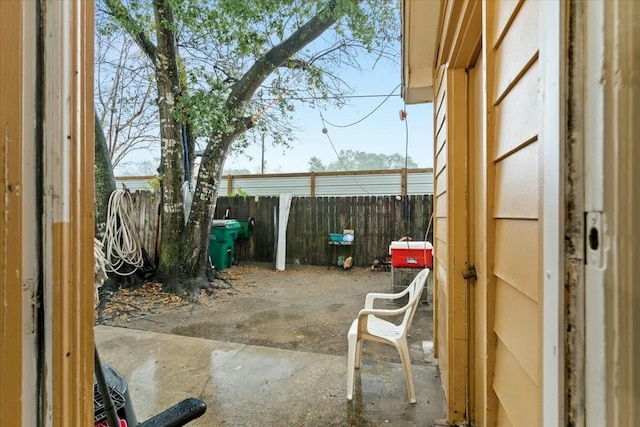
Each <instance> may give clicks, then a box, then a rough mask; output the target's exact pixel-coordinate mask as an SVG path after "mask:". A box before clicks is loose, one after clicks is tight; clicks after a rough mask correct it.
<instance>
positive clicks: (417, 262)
mask: <svg viewBox="0 0 640 427" xmlns="http://www.w3.org/2000/svg"><path fill="white" fill-rule="evenodd" d="M389 255H391V266H392V267H403V268H425V267H427V268H432V266H433V246H432V245H431V243H429V242H425V241H415V240H406V241H401V242H399V241H393V242H391V244H390V245H389Z"/></svg>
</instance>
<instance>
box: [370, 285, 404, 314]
mask: <svg viewBox="0 0 640 427" xmlns="http://www.w3.org/2000/svg"><path fill="white" fill-rule="evenodd" d="M410 287H411V285H409V286H407V287H406V288H404V289H403V290H402V291H400V292H398V293H396V294H383V293H375V292H372V293H369V294H367V296H366V298H365V301H364V308H365V309H369V308H373V302H374V301H375V300H377V299H384V300H394V299H399V298H402V297H403V296H405V295H406V294H408V293H409V288H410Z"/></svg>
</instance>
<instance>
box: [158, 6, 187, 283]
mask: <svg viewBox="0 0 640 427" xmlns="http://www.w3.org/2000/svg"><path fill="white" fill-rule="evenodd" d="M153 7H154V11H155V15H156V34H157V42H158V45H157V59H156V82H157V86H158V108H159V111H160V145H161V157H160V168H159V170H158V172H159V180H160V194H161V200H162V216H161V223H162V233H161V237H160V258H159V262H158V276H159V277H160V279H161V280H163V281H164V282H165V286H168V287H171V286H172V285H171V283H172V282H173V281H175V280H178V281H179V280H181V278H182V276H183V271H182V268H181V266H182V260H183V257H182V248H183V246H184V247H187V246H189V245H188V244H185V243H186V242H187V241H188V240H185V239H183V233H182V232H183V230H184V212H183V202H182V192H181V187H182V182H183V177H184V151H183V145H182V131H181V126H180V123H178V122H177V121H176V119H175V115H174V112H175V111H174V110H175V108H176V107H177V103H178V96H179V93H180V92H179V87H180V81H179V76H178V63H177V53H176V49H175V46H176V45H175V36H174V34H173V30H172V29H171V27H170V26H171V25H172V23H173V16H172V12H171V8H170V5H169V2H168V1H167V0H154V1H153Z"/></svg>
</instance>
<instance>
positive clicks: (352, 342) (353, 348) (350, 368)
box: [347, 334, 358, 400]
mask: <svg viewBox="0 0 640 427" xmlns="http://www.w3.org/2000/svg"><path fill="white" fill-rule="evenodd" d="M347 340H348V342H349V349H348V351H347V400H352V399H353V376H354V371H355V364H356V352H357V347H358V343H357V341H358V338H357V335H351V334H349V335H347Z"/></svg>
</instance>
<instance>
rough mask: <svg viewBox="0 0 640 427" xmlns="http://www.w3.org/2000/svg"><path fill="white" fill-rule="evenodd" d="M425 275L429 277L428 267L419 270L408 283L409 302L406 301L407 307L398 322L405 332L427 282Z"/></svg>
mask: <svg viewBox="0 0 640 427" xmlns="http://www.w3.org/2000/svg"><path fill="white" fill-rule="evenodd" d="M427 277H429V269H428V268H425V269H424V270H421V271H420V272H419V273H418V274H417V275H416V277H414V278H413V280H412V281H411V283H410V284H409V302H408V303H407V305H409V309H408V310H407V311H406V312H405V313H404V318H403V319H402V323H401V324H400V325H401V326H402V329H403V330H404V332H405V333H407V331H408V330H409V328H410V327H411V322H413V315H414V314H415V313H416V310H417V308H418V303H419V302H420V297H421V296H422V292H423V291H424V287H425V286H426V283H427Z"/></svg>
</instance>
